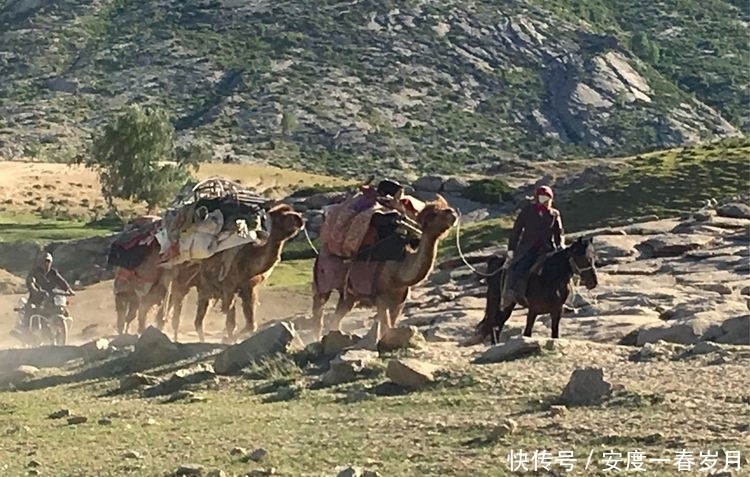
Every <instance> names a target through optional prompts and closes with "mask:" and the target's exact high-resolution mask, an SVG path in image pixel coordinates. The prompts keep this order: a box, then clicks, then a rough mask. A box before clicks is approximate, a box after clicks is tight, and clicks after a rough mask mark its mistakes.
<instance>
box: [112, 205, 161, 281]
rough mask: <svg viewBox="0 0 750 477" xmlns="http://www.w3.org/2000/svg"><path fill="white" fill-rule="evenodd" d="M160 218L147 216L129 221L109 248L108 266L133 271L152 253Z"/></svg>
mask: <svg viewBox="0 0 750 477" xmlns="http://www.w3.org/2000/svg"><path fill="white" fill-rule="evenodd" d="M160 221H161V218H160V217H158V216H154V215H147V216H144V217H138V218H136V219H133V220H131V221H130V222H128V223H127V224H126V225H125V228H124V230H123V231H122V232H121V233H120V235H119V236H118V237H117V238H116V239H115V240H114V242H112V244H111V245H110V247H109V255H108V256H107V263H108V264H109V265H112V266H115V267H120V268H124V269H127V270H135V268H136V267H138V266H139V265H140V264H141V263H143V262H144V261H145V260H146V258H147V257H148V256H149V254H150V253H152V244H153V243H154V240H155V238H154V235H155V233H156V230H157V228H158V226H159V222H160Z"/></svg>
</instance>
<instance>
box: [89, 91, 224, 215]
mask: <svg viewBox="0 0 750 477" xmlns="http://www.w3.org/2000/svg"><path fill="white" fill-rule="evenodd" d="M91 139H92V142H91V148H90V151H89V154H88V156H87V157H86V158H85V159H84V158H81V159H79V161H78V162H79V163H81V162H83V163H84V165H85V166H86V167H88V168H90V169H94V170H96V171H97V172H98V174H99V180H100V182H101V185H102V194H103V195H104V199H105V200H106V201H107V204H108V205H109V207H110V208H111V209H112V210H113V211H116V207H115V204H114V199H115V198H120V199H126V200H132V201H144V202H145V203H146V204H147V205H148V209H149V212H152V211H153V210H154V209H156V207H158V206H161V205H164V204H165V203H167V202H168V201H169V200H170V199H171V198H172V197H173V196H174V194H175V193H177V191H178V190H179V189H180V187H181V186H182V185H183V184H184V183H185V182H186V181H188V180H189V179H190V178H191V176H192V173H191V172H192V171H194V170H197V169H198V167H199V162H200V160H202V159H205V158H206V157H207V156H208V155H209V154H210V152H208V151H207V147H208V146H207V145H202V144H199V143H191V144H190V145H189V146H187V147H175V140H174V128H173V126H172V123H171V122H170V121H169V117H168V116H167V114H166V112H165V111H163V110H161V109H156V108H148V107H145V108H142V107H140V106H139V105H133V106H129V107H127V108H125V109H124V110H123V111H122V112H121V113H119V114H118V115H117V116H115V117H114V118H113V119H112V120H111V121H110V122H109V123H108V124H107V125H106V126H104V128H103V129H102V130H101V131H98V132H96V133H94V134H92V138H91ZM167 161H168V162H167Z"/></svg>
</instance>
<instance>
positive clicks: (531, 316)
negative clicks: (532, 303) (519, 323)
mask: <svg viewBox="0 0 750 477" xmlns="http://www.w3.org/2000/svg"><path fill="white" fill-rule="evenodd" d="M537 316H539V314H538V313H537V312H535V311H531V310H529V312H528V313H527V314H526V328H524V330H523V335H524V336H526V337H531V329H532V328H534V322H535V321H536V317H537Z"/></svg>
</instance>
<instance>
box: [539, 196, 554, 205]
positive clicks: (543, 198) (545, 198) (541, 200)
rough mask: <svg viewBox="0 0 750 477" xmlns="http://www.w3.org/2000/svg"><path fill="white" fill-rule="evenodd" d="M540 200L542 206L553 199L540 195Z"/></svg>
mask: <svg viewBox="0 0 750 477" xmlns="http://www.w3.org/2000/svg"><path fill="white" fill-rule="evenodd" d="M538 200H539V203H540V204H546V203H547V202H549V201H551V200H552V198H551V197H547V196H546V195H540V196H539V199H538Z"/></svg>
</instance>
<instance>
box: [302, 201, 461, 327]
mask: <svg viewBox="0 0 750 477" xmlns="http://www.w3.org/2000/svg"><path fill="white" fill-rule="evenodd" d="M457 219H458V216H457V214H456V211H455V210H454V209H452V208H451V207H450V205H449V204H448V202H447V201H446V200H445V198H443V197H442V196H441V195H439V194H438V195H437V198H436V200H434V201H432V202H428V203H427V204H425V206H424V208H423V209H422V211H421V212H419V213H418V214H417V216H416V221H417V223H418V224H419V226H420V228H421V229H422V237H421V239H420V241H419V245H418V246H417V248H416V250H415V249H411V248H409V249H408V250H407V255H406V257H405V258H404V259H403V260H399V261H395V260H392V261H386V262H380V264H377V266H378V268H375V269H374V271H373V270H372V269H369V270H370V271H369V272H367V271H365V272H360V271H358V270H357V267H358V263H362V262H350V263H349V264H346V265H345V264H344V261H343V259H341V258H338V257H335V256H333V255H330V254H327V253H326V251H325V248H324V250H322V251H321V254H320V255H319V256H318V258H317V259H316V261H315V265H314V267H315V268H314V272H313V290H312V291H313V309H312V314H313V316H312V320H313V323H312V326H313V331H314V332H315V333H316V336H317V337H318V339H320V338H321V335H322V332H323V328H324V324H325V323H324V319H323V307H324V306H325V304H326V302H327V301H328V299H329V298H330V296H331V292H332V291H333V290H336V291H338V294H339V299H338V303H337V304H336V310H335V312H334V314H333V320H332V326H330V327H329V328H330V329H338V330H341V320H342V319H343V318H344V316H345V315H346V314H347V313H349V311H351V310H352V308H353V307H354V305H355V304H357V303H359V304H363V305H365V306H375V307H376V309H377V315H376V317H377V319H378V321H379V322H380V330H379V332H378V339H380V338H381V337H382V333H383V332H384V331H385V330H386V329H388V328H393V327H394V326H395V324H396V320H397V319H398V317H399V315H400V314H401V312H402V311H403V308H404V304H405V303H406V299H407V297H408V294H409V291H410V288H411V287H412V286H414V285H417V284H419V283H420V282H421V281H422V280H424V279H425V278H426V277H427V275H429V273H430V272H431V271H432V268H433V267H434V265H435V259H436V258H437V251H438V244H439V242H440V240H442V239H444V238H445V237H446V236H447V234H448V231H449V230H450V229H451V227H453V225H454V224H455V223H456V220H457ZM324 262H327V263H328V265H329V266H331V267H332V270H333V269H338V271H334V272H333V275H334V276H335V278H333V279H331V281H330V283H328V284H327V286H326V285H322V284H321V283H320V281H319V279H318V277H319V276H320V275H319V274H318V271H319V270H320V267H325V266H326V265H325V264H324ZM343 267H345V269H344V268H343ZM359 273H373V274H374V277H372V279H373V286H372V290H374V293H373V294H371V295H367V294H363V293H361V292H358V291H356V290H354V289H353V288H354V287H353V286H352V281H351V280H350V277H353V276H354V275H356V274H359ZM355 278H356V277H355Z"/></svg>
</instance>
